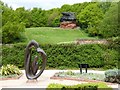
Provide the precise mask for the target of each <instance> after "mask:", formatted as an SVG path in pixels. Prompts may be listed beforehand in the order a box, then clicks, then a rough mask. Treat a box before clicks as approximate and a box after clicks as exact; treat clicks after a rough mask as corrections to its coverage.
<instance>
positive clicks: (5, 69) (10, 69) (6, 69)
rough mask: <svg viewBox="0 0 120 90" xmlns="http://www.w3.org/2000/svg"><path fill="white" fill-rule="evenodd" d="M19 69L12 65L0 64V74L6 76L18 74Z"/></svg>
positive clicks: (19, 72)
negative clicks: (0, 65)
mask: <svg viewBox="0 0 120 90" xmlns="http://www.w3.org/2000/svg"><path fill="white" fill-rule="evenodd" d="M20 74H21V71H20V70H19V68H18V67H16V66H14V65H10V64H7V65H6V66H2V67H1V69H0V75H2V76H8V75H20Z"/></svg>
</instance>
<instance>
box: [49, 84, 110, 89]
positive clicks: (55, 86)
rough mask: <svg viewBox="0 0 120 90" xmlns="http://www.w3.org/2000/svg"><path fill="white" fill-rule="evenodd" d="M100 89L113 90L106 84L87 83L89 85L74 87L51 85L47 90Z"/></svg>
mask: <svg viewBox="0 0 120 90" xmlns="http://www.w3.org/2000/svg"><path fill="white" fill-rule="evenodd" d="M98 88H107V89H108V90H111V88H110V87H108V86H107V85H106V84H105V83H87V84H77V85H73V86H68V85H62V84H54V83H52V84H49V85H48V87H47V90H53V89H54V90H63V89H66V90H67V89H71V90H77V89H79V90H98Z"/></svg>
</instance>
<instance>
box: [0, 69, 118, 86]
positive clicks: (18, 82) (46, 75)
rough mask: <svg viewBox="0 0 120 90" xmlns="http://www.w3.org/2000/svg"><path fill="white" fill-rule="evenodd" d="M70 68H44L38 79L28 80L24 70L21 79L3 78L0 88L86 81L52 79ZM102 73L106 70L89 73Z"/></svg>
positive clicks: (69, 83)
mask: <svg viewBox="0 0 120 90" xmlns="http://www.w3.org/2000/svg"><path fill="white" fill-rule="evenodd" d="M63 71H69V70H44V72H43V73H42V75H41V76H40V77H39V78H38V79H37V80H28V79H27V78H26V75H25V71H24V70H22V72H23V75H22V76H21V77H20V78H19V79H15V80H1V81H0V88H47V86H48V85H49V84H50V83H58V84H64V85H76V84H81V83H86V82H83V81H73V80H53V79H50V77H51V76H53V75H54V74H55V73H56V72H63ZM71 71H73V72H78V73H79V72H80V71H79V70H71ZM90 72H92V73H101V74H103V73H104V71H95V70H88V73H90ZM110 86H112V87H113V88H118V84H116V85H110Z"/></svg>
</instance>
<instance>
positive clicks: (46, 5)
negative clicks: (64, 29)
mask: <svg viewBox="0 0 120 90" xmlns="http://www.w3.org/2000/svg"><path fill="white" fill-rule="evenodd" d="M1 1H3V2H4V3H6V4H8V6H11V7H12V8H13V9H14V10H15V9H16V8H18V7H25V9H32V8H33V7H38V8H42V9H45V10H49V9H52V8H60V7H61V6H62V5H64V4H70V5H72V4H75V3H82V2H90V1H91V0H1Z"/></svg>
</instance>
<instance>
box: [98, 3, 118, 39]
mask: <svg viewBox="0 0 120 90" xmlns="http://www.w3.org/2000/svg"><path fill="white" fill-rule="evenodd" d="M118 20H119V19H118V3H115V2H114V3H112V4H111V7H110V9H109V10H108V12H106V14H105V16H104V19H103V20H102V21H101V23H100V24H99V27H98V30H99V34H100V35H101V36H102V37H104V38H110V37H119V36H120V28H119V27H120V23H119V22H118Z"/></svg>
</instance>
